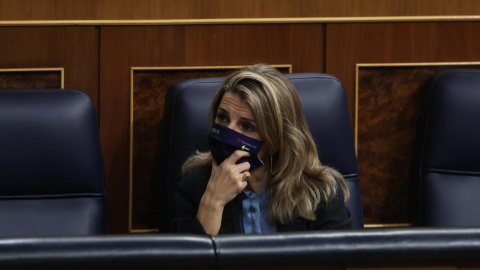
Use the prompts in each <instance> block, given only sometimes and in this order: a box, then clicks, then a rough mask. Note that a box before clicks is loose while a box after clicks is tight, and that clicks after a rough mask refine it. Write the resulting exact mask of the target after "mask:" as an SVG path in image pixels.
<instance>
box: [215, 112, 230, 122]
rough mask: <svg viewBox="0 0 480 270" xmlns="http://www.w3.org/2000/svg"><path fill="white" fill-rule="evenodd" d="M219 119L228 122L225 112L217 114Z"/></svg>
mask: <svg viewBox="0 0 480 270" xmlns="http://www.w3.org/2000/svg"><path fill="white" fill-rule="evenodd" d="M217 120H218V121H220V122H224V123H226V122H228V118H227V117H226V116H225V115H223V114H217Z"/></svg>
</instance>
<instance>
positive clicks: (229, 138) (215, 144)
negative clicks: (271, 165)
mask: <svg viewBox="0 0 480 270" xmlns="http://www.w3.org/2000/svg"><path fill="white" fill-rule="evenodd" d="M208 140H209V142H210V151H211V152H212V157H213V159H214V160H215V161H216V162H217V164H218V165H220V163H222V162H223V161H224V160H225V159H226V158H228V157H229V156H230V155H231V154H232V153H233V152H234V151H235V150H239V149H240V150H243V151H247V152H249V153H250V156H249V157H242V158H241V159H239V160H238V161H237V164H239V163H242V162H248V163H250V171H252V170H254V169H256V168H258V167H260V166H263V161H262V160H261V159H260V158H259V157H258V153H259V152H260V149H261V148H262V145H263V141H260V140H257V139H254V138H250V137H248V136H245V135H243V134H241V133H238V132H236V131H235V130H232V129H229V128H227V127H225V126H222V125H219V124H217V123H213V127H212V131H211V132H210V135H209V136H208Z"/></svg>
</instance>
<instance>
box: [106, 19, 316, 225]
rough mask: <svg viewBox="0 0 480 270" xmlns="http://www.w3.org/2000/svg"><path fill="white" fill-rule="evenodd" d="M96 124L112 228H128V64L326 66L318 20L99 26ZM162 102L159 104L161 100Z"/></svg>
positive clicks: (303, 68)
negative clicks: (301, 22)
mask: <svg viewBox="0 0 480 270" xmlns="http://www.w3.org/2000/svg"><path fill="white" fill-rule="evenodd" d="M101 32H102V33H101V39H102V42H101V48H100V52H101V53H100V55H101V66H100V88H101V93H100V106H101V110H100V129H101V136H102V145H103V149H104V162H105V168H106V176H107V189H108V192H109V194H108V213H109V220H110V221H111V222H110V227H109V231H110V232H113V233H118V232H126V231H127V230H128V228H127V225H128V206H129V205H128V204H129V202H128V193H129V185H128V183H129V132H130V126H129V125H130V115H129V109H130V69H131V68H132V67H145V66H147V67H182V66H199V67H202V66H242V65H248V64H253V63H256V62H265V63H268V64H291V65H292V67H293V72H304V71H310V72H322V71H324V58H323V51H324V43H325V40H324V26H322V25H315V24H309V25H300V24H297V25H286V24H282V25H274V24H271V25H203V26H201V25H198V26H132V27H127V26H125V27H102V31H101ZM160 106H161V105H160Z"/></svg>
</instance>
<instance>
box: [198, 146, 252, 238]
mask: <svg viewBox="0 0 480 270" xmlns="http://www.w3.org/2000/svg"><path fill="white" fill-rule="evenodd" d="M249 155H250V153H248V152H245V151H242V150H236V151H235V152H233V154H231V155H230V156H229V157H228V158H227V159H225V160H224V161H223V162H222V163H221V164H220V165H217V164H216V162H215V161H214V160H212V174H211V176H210V180H209V181H208V184H207V189H206V190H205V193H204V194H203V196H202V200H201V201H200V206H199V209H198V213H197V218H198V220H199V221H200V223H201V224H202V226H203V228H204V229H205V231H206V232H207V233H208V234H210V235H216V234H218V232H219V230H220V225H221V222H222V214H223V208H224V207H225V205H226V204H227V203H229V202H230V201H231V200H233V199H234V198H235V197H236V196H237V195H238V194H239V193H240V192H241V191H242V190H243V189H244V188H245V187H246V186H247V181H246V180H248V178H250V173H249V172H248V170H249V169H250V163H248V162H242V163H240V164H236V163H237V161H238V160H239V159H241V158H242V157H246V156H249Z"/></svg>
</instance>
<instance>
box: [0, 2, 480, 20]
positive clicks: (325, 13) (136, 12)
mask: <svg viewBox="0 0 480 270" xmlns="http://www.w3.org/2000/svg"><path fill="white" fill-rule="evenodd" d="M478 14H480V3H479V2H478V1H476V0H462V1H452V0H389V1H385V0H336V1H331V0H302V1H298V0H276V1H271V0H242V1H235V0H124V1H116V0H98V1H91V2H89V3H88V5H87V4H85V3H83V2H82V1H76V0H36V1H31V0H0V20H132V19H133V20H144V19H204V18H207V19H217V18H295V17H297V18H298V17H351V16H363V17H368V16H372V17H374V16H434V15H478Z"/></svg>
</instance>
